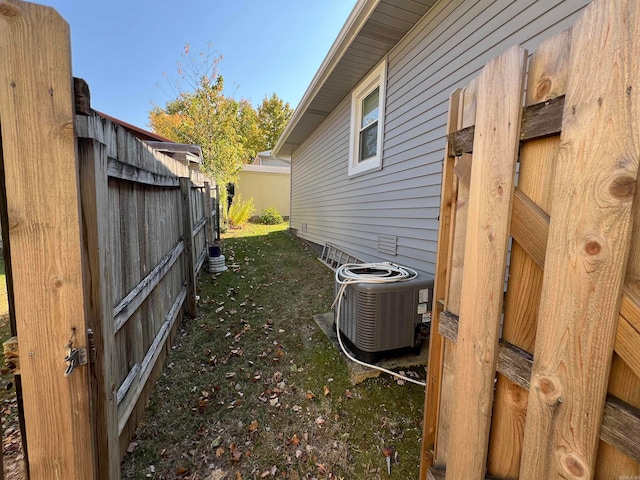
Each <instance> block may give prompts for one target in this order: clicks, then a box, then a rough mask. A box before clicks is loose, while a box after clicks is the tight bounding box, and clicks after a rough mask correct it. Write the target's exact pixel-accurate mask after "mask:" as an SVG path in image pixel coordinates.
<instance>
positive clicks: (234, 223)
mask: <svg viewBox="0 0 640 480" xmlns="http://www.w3.org/2000/svg"><path fill="white" fill-rule="evenodd" d="M255 210H256V207H255V205H254V204H253V198H250V199H249V200H246V201H243V200H242V198H241V197H240V195H237V196H236V197H235V198H234V199H233V203H232V204H231V206H229V212H228V214H227V216H228V220H229V226H230V227H231V228H242V226H243V225H244V224H245V223H247V222H248V221H249V219H250V218H251V215H253V212H255Z"/></svg>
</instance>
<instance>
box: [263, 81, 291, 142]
mask: <svg viewBox="0 0 640 480" xmlns="http://www.w3.org/2000/svg"><path fill="white" fill-rule="evenodd" d="M292 115H293V109H292V108H291V105H289V102H286V103H285V102H284V101H283V100H282V99H280V98H278V96H277V95H276V94H275V93H273V94H272V95H271V97H269V98H267V96H266V95H265V97H264V99H263V100H262V104H261V105H260V106H259V107H258V131H259V132H260V136H261V140H262V142H263V143H262V144H261V148H260V150H259V151H263V150H271V149H272V148H273V147H275V145H276V142H277V141H278V138H280V135H281V134H282V132H283V131H284V129H285V127H286V126H287V123H289V120H290V119H291V116H292Z"/></svg>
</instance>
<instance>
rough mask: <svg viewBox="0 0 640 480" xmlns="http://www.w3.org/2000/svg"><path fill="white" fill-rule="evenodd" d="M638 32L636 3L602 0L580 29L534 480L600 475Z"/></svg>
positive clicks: (628, 198) (531, 414)
mask: <svg viewBox="0 0 640 480" xmlns="http://www.w3.org/2000/svg"><path fill="white" fill-rule="evenodd" d="M638 31H640V5H638V4H637V2H635V1H624V0H620V1H610V2H601V1H600V0H596V1H594V2H593V3H591V4H590V5H589V6H588V7H587V8H586V9H585V11H584V14H583V16H582V18H581V19H580V20H578V21H577V22H576V23H575V24H574V26H573V31H572V45H571V56H570V62H569V65H570V71H571V75H570V76H569V79H568V84H567V94H566V100H565V112H564V120H563V125H562V135H561V148H560V156H559V159H558V162H557V169H556V177H555V186H554V191H553V208H552V212H551V224H550V228H549V242H548V245H549V249H548V251H547V255H546V259H545V272H544V283H543V291H542V297H541V302H540V314H539V322H538V334H537V338H536V351H535V357H534V366H533V372H532V377H531V385H532V387H533V388H532V389H531V390H530V392H529V405H528V409H527V425H526V429H525V435H524V447H523V452H524V453H523V457H522V464H521V469H520V478H522V479H523V480H526V479H539V478H549V479H553V478H560V477H564V478H587V477H591V476H592V475H593V471H594V466H595V461H596V453H597V446H598V438H599V429H600V425H601V422H602V414H603V409H604V402H605V394H606V390H607V383H608V374H609V366H610V364H611V352H612V351H613V345H614V340H615V331H616V324H617V320H618V312H619V308H620V296H621V293H622V292H621V289H622V281H623V276H624V273H625V269H626V264H627V258H628V252H629V240H630V234H631V227H632V221H631V213H632V208H631V207H632V200H633V197H634V187H635V183H636V180H637V168H638V165H637V146H636V139H637V137H638V134H639V133H640V132H638V131H637V125H638V124H639V121H640V119H639V118H638V109H639V108H640V105H639V102H638V101H639V100H640V98H639V95H640V94H639V93H638V92H637V91H636V90H638V89H634V88H630V85H635V83H636V81H637V78H638V76H639V75H640V68H639V66H640V63H638V56H639V55H640V52H638V48H639V45H638V41H637V38H638ZM622 65H624V67H622ZM593 172H598V173H597V175H594V173H593ZM543 451H544V452H547V454H546V455H540V452H543Z"/></svg>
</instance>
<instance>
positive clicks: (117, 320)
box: [112, 242, 184, 334]
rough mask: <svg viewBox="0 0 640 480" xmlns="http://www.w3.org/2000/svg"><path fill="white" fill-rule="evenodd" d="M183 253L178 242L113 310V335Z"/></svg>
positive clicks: (181, 246)
mask: <svg viewBox="0 0 640 480" xmlns="http://www.w3.org/2000/svg"><path fill="white" fill-rule="evenodd" d="M183 251H184V242H178V243H177V244H176V245H174V247H173V248H172V249H171V251H170V252H169V253H167V254H166V255H165V256H164V258H163V259H162V260H161V261H160V263H158V265H156V266H155V267H154V268H153V270H151V271H150V272H149V273H148V274H147V276H146V277H144V278H143V279H142V281H141V282H140V283H139V284H138V285H136V286H135V288H133V289H132V290H131V291H130V292H129V293H128V294H127V295H126V296H125V297H124V298H123V299H122V301H120V303H118V305H116V306H115V307H114V308H113V314H112V317H113V320H114V334H115V333H117V332H118V331H119V330H120V329H121V328H122V327H123V326H124V324H125V323H127V320H129V319H130V318H131V316H132V315H133V313H134V312H135V311H136V310H137V309H138V307H140V305H142V303H143V302H144V301H145V300H146V299H147V298H148V297H149V295H150V294H151V292H153V290H154V289H155V288H156V286H157V285H158V284H159V283H160V281H161V280H162V279H163V278H164V276H165V275H166V274H167V273H168V272H169V271H170V270H171V267H173V264H174V263H175V262H176V261H177V260H178V259H179V258H180V255H181V254H182V252H183Z"/></svg>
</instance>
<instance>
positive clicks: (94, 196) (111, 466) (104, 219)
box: [78, 139, 120, 480]
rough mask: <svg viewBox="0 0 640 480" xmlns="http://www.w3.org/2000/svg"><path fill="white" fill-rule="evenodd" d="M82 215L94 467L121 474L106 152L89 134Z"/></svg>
mask: <svg viewBox="0 0 640 480" xmlns="http://www.w3.org/2000/svg"><path fill="white" fill-rule="evenodd" d="M78 155H79V158H80V179H81V182H80V185H81V190H80V194H81V200H82V221H83V224H84V231H85V236H84V238H83V247H84V250H85V253H84V254H85V258H86V259H87V261H86V262H84V267H85V275H84V278H85V282H86V286H85V288H86V291H87V292H89V295H90V298H91V301H90V302H88V306H89V309H90V317H89V325H90V326H91V328H92V330H93V332H94V341H95V348H96V359H95V364H94V365H93V368H92V371H91V387H92V392H93V398H94V402H95V417H94V418H95V420H94V422H95V427H94V431H95V432H96V437H97V438H96V446H97V469H96V470H97V473H98V477H97V478H100V479H104V480H111V479H116V478H119V477H120V450H119V445H118V440H119V439H118V431H117V427H118V417H117V404H116V403H115V402H114V400H115V399H114V397H113V392H112V382H113V377H114V375H115V369H116V365H115V364H114V361H113V358H114V357H113V352H115V349H116V344H115V331H114V327H113V322H112V321H111V312H112V309H111V305H112V299H111V296H112V293H111V290H110V285H111V283H112V280H111V270H110V268H109V267H108V265H109V262H110V261H111V255H112V252H111V251H110V248H109V192H108V188H109V184H108V177H107V152H106V148H105V146H104V145H103V144H101V143H99V142H97V141H95V140H91V139H78Z"/></svg>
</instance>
